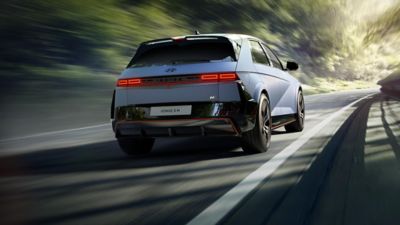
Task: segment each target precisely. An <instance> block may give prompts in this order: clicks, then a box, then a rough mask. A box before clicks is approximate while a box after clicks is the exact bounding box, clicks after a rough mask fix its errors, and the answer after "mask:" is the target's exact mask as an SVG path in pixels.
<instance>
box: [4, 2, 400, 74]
mask: <svg viewBox="0 0 400 225" xmlns="http://www.w3.org/2000/svg"><path fill="white" fill-rule="evenodd" d="M376 2H377V1H376V0H367V1H361V0H355V1H350V0H348V1H346V0H345V1H341V0H275V1H263V0H233V1H223V0H191V1H186V0H175V1H166V0H152V1H142V0H135V1H129V0H101V1H99V0H97V1H96V0H86V1H79V0H58V1H50V0H37V1H29V0H9V1H3V2H1V3H0V27H1V30H2V35H1V36H0V41H1V42H2V45H1V47H0V52H1V53H0V54H1V55H0V58H1V63H0V67H1V68H2V69H8V70H21V69H23V68H24V70H26V68H29V66H31V67H32V68H33V67H43V68H49V69H51V68H54V67H55V68H57V67H60V65H67V66H63V68H76V67H68V65H75V66H79V67H86V68H89V69H90V70H95V71H99V70H101V71H106V72H112V73H117V72H119V71H121V70H122V69H123V68H124V66H125V65H126V63H127V62H128V60H129V58H130V57H131V56H132V54H133V52H134V50H135V48H136V47H137V45H138V44H139V43H140V42H142V41H145V40H149V39H154V38H161V37H168V36H177V35H183V34H188V33H192V32H193V31H194V30H200V31H201V32H202V33H213V32H216V33H222V32H233V33H245V34H251V35H255V36H257V37H260V38H262V39H264V40H266V41H267V42H268V43H269V44H270V45H272V47H273V48H275V49H278V50H279V52H281V53H283V57H284V58H292V59H294V60H296V61H298V62H299V63H300V64H301V71H300V73H298V74H295V75H296V76H298V77H299V78H300V79H301V80H302V81H305V82H310V81H312V79H313V77H316V76H330V77H338V78H342V79H365V80H375V79H378V78H379V77H382V76H384V75H385V74H387V73H389V72H390V71H392V70H394V69H395V68H396V67H398V65H399V61H400V60H399V57H398V56H397V54H395V52H394V51H393V50H391V49H395V50H396V52H398V51H397V50H399V49H398V47H397V46H399V45H398V44H399V43H398V41H397V40H398V39H399V38H398V37H399V30H400V29H399V27H400V26H399V24H400V22H399V18H400V16H399V13H400V5H398V6H396V5H394V4H393V2H392V1H391V0H385V1H384V2H383V3H380V4H379V5H380V6H385V7H383V8H381V9H380V10H379V11H378V10H376V12H374V11H372V10H373V9H374V6H376ZM385 2H386V3H385ZM384 3H385V4H384ZM366 15H369V17H368V16H366ZM371 15H374V16H373V18H371V17H372V16H371ZM366 18H368V19H366ZM382 40H385V42H382ZM382 71H383V72H382ZM377 73H379V74H378V75H377Z"/></svg>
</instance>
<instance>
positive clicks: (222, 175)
mask: <svg viewBox="0 0 400 225" xmlns="http://www.w3.org/2000/svg"><path fill="white" fill-rule="evenodd" d="M360 99H361V100H360ZM305 100H306V123H305V130H304V131H303V132H301V133H289V134H286V133H285V132H284V131H283V129H280V130H278V131H276V132H274V134H273V136H272V144H271V149H270V150H269V151H268V152H267V153H263V154H255V155H246V154H244V153H243V152H242V151H241V148H240V147H239V142H238V140H237V139H236V138H180V139H160V140H158V141H157V142H156V145H155V148H154V151H153V152H152V153H151V154H149V155H146V156H140V157H131V158H129V157H126V156H125V155H124V154H123V153H122V152H121V151H120V150H119V148H118V146H117V143H116V142H115V140H114V138H113V133H112V131H111V127H110V124H100V125H96V126H91V127H84V128H78V129H72V130H64V131H57V132H48V133H42V134H36V135H31V136H25V137H16V138H8V139H3V140H0V168H1V169H0V173H1V177H0V191H1V192H0V224H207V225H211V224H217V223H218V224H292V225H294V224H399V223H400V213H398V210H399V209H400V178H399V177H400V147H399V143H400V103H399V102H398V101H396V100H392V99H390V98H387V97H386V96H384V95H381V94H380V93H379V92H378V91H377V90H359V91H347V92H338V93H331V94H321V95H311V96H306V99H305Z"/></svg>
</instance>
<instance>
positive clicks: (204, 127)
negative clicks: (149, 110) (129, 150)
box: [115, 118, 239, 138]
mask: <svg viewBox="0 0 400 225" xmlns="http://www.w3.org/2000/svg"><path fill="white" fill-rule="evenodd" d="M115 127H116V137H117V138H119V137H176V136H239V130H238V129H237V128H236V127H235V125H234V124H233V122H232V120H230V119H228V118H212V119H210V118H196V119H183V120H147V121H146V120H139V121H119V122H118V123H116V125H115Z"/></svg>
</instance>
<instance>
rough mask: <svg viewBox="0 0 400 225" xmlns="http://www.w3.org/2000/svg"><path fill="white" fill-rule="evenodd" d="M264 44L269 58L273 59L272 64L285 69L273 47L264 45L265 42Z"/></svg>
mask: <svg viewBox="0 0 400 225" xmlns="http://www.w3.org/2000/svg"><path fill="white" fill-rule="evenodd" d="M263 46H264V49H265V51H267V54H268V56H269V58H270V59H271V62H272V66H273V67H276V68H278V69H283V68H282V64H281V62H280V61H279V59H278V57H277V56H276V55H275V53H274V52H272V51H271V49H269V48H268V46H266V45H264V44H263Z"/></svg>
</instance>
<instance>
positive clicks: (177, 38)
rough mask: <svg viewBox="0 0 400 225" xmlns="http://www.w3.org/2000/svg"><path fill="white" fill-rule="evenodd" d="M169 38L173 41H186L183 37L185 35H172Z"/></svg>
mask: <svg viewBox="0 0 400 225" xmlns="http://www.w3.org/2000/svg"><path fill="white" fill-rule="evenodd" d="M171 39H172V40H173V41H175V42H182V41H186V37H185V36H179V37H172V38H171Z"/></svg>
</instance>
